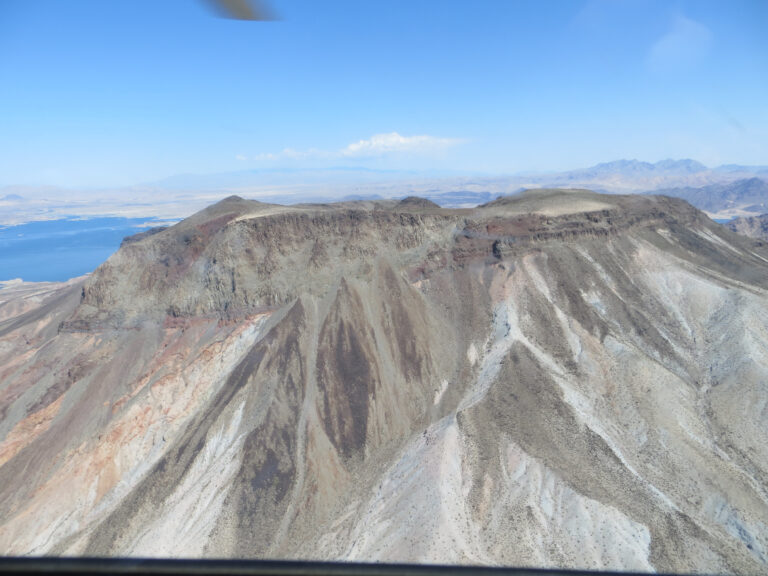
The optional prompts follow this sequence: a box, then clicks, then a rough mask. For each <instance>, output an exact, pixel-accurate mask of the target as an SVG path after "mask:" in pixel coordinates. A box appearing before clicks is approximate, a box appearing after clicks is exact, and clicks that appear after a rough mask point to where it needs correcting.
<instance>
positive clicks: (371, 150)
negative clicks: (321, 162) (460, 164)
mask: <svg viewBox="0 0 768 576" xmlns="http://www.w3.org/2000/svg"><path fill="white" fill-rule="evenodd" d="M459 142H460V141H459V140H457V139H455V138H437V137H435V136H427V135H421V136H401V135H400V134H398V133H397V132H390V133H389V134H375V135H373V136H371V137H370V138H369V139H368V140H358V141H357V142H353V143H352V144H350V145H349V146H347V147H346V148H344V149H343V150H342V151H341V154H342V155H343V156H381V155H383V154H387V153H390V152H416V153H424V152H431V151H435V150H441V149H443V148H448V147H450V146H454V145H456V144H458V143H459Z"/></svg>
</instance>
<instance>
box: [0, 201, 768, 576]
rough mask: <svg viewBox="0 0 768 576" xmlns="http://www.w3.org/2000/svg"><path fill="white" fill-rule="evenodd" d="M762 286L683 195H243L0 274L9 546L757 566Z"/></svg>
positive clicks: (615, 565)
mask: <svg viewBox="0 0 768 576" xmlns="http://www.w3.org/2000/svg"><path fill="white" fill-rule="evenodd" d="M767 289H768V251H767V250H765V248H764V247H762V246H760V245H758V244H755V243H753V242H752V241H751V240H749V239H747V238H744V237H741V236H738V235H737V234H734V233H732V232H731V231H729V230H727V229H726V228H724V227H722V226H719V225H716V224H715V223H713V222H711V221H710V220H709V219H708V218H706V217H705V216H704V215H703V214H701V213H700V212H698V211H697V210H695V209H694V208H692V207H691V206H690V205H688V204H686V203H685V202H683V201H680V200H675V199H671V198H664V197H651V196H615V195H611V196H603V195H598V194H593V193H590V192H586V191H569V192H563V191H557V190H549V191H537V192H529V193H526V194H524V195H522V196H520V197H516V198H503V199H500V200H497V201H494V202H491V203H489V204H487V205H484V206H481V207H478V208H476V209H471V210H470V209H467V210H447V209H441V208H439V207H437V206H434V205H432V204H430V203H428V202H420V201H418V200H417V199H409V201H408V202H402V203H399V204H398V203H397V202H395V201H389V202H388V201H381V202H363V203H355V202H350V203H343V204H338V205H305V206H293V207H283V206H273V205H265V204H260V203H257V202H251V201H245V200H242V199H239V198H236V197H234V198H229V199H227V200H225V201H222V202H220V203H219V204H216V205H214V206H212V207H210V208H208V209H206V210H204V211H203V212H201V213H198V214H197V215H195V216H193V217H191V218H189V219H188V220H185V221H183V222H181V223H180V224H178V225H176V226H173V227H171V228H168V229H166V230H162V231H158V232H157V233H155V234H152V235H148V236H145V237H142V238H137V239H134V241H132V242H129V243H125V244H124V245H123V246H122V247H121V249H120V250H119V251H118V252H117V253H116V254H115V255H114V256H113V257H111V258H110V259H109V260H108V261H107V262H105V263H104V264H103V265H102V266H101V267H100V268H99V269H98V270H97V271H96V272H95V273H94V274H93V275H91V276H90V277H88V278H86V279H76V280H73V281H71V282H69V283H66V284H61V285H27V284H13V285H8V286H6V287H5V288H3V289H1V290H0V416H1V418H0V551H2V552H4V553H6V554H90V555H133V556H174V557H177V556H185V557H199V556H208V557H255V558H306V559H348V560H365V561H400V562H437V563H483V564H505V565H517V566H560V567H569V568H600V569H624V570H659V571H680V572H689V571H694V572H729V573H758V572H763V571H765V570H766V566H767V565H768V528H767V526H768V488H767V487H768V481H767V480H768V429H767V428H766V426H765V418H766V410H767V408H766V406H767V405H768V389H766V387H767V386H768V306H767V304H768V291H767Z"/></svg>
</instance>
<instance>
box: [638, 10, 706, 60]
mask: <svg viewBox="0 0 768 576" xmlns="http://www.w3.org/2000/svg"><path fill="white" fill-rule="evenodd" d="M711 44H712V33H711V32H710V30H709V28H707V27H706V26H705V25H704V24H702V23H701V22H696V21H695V20H691V19H690V18H686V17H684V16H677V17H676V18H675V20H674V21H673V22H672V26H671V28H670V30H669V31H668V32H667V33H666V34H664V36H662V37H661V38H659V39H658V40H657V41H656V42H654V43H653V45H652V46H651V49H650V50H649V52H648V56H647V58H646V64H647V65H648V67H649V68H650V69H651V70H653V71H656V72H659V71H677V70H680V69H684V68H688V67H690V66H692V65H695V64H697V63H699V62H700V61H701V60H702V59H703V58H704V57H705V56H706V55H707V53H708V52H709V49H710V46H711Z"/></svg>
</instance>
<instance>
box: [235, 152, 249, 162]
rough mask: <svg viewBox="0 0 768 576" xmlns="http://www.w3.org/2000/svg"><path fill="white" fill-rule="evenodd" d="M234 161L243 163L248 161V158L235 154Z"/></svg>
mask: <svg viewBox="0 0 768 576" xmlns="http://www.w3.org/2000/svg"><path fill="white" fill-rule="evenodd" d="M235 160H239V161H240V162H245V161H246V160H248V156H244V155H242V154H236V155H235Z"/></svg>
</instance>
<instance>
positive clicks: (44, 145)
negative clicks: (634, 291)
mask: <svg viewBox="0 0 768 576" xmlns="http://www.w3.org/2000/svg"><path fill="white" fill-rule="evenodd" d="M271 4H272V7H273V9H274V11H275V12H276V13H277V14H278V15H279V16H280V20H279V21H276V22H241V21H233V20H226V19H220V18H216V17H215V16H214V14H213V12H212V11H211V10H210V9H209V7H208V6H207V5H206V4H205V3H204V2H199V1H197V0H168V1H167V2H162V3H156V2H150V1H148V0H141V1H139V0H131V1H127V0H115V1H113V2H108V3H105V2H97V1H95V0H68V1H67V2H57V1H52V0H35V1H21V0H4V1H2V2H0V72H1V75H0V83H2V89H0V109H2V110H3V111H4V114H3V128H2V131H1V132H2V136H1V137H0V186H7V185H55V186H69V187H73V186H123V185H133V184H138V183H142V182H151V181H156V180H159V179H163V178H166V177H169V176H173V175H176V174H185V173H193V174H211V173H221V172H231V171H238V170H253V169H271V170H290V169H320V170H322V169H328V168H330V167H334V166H348V167H353V168H362V169H376V170H418V171H446V170H449V169H450V170H454V171H467V172H481V173H486V174H492V173H506V174H509V173H514V172H519V171H527V170H548V171H549V170H567V169H572V168H580V167H585V166H591V165H594V164H597V163H599V162H604V161H608V160H613V159H616V158H622V157H623V158H638V159H640V160H646V161H652V162H653V161H658V160H661V159H664V158H695V159H696V160H698V161H701V162H703V163H704V164H706V165H708V166H716V165H719V164H729V163H738V164H766V163H768V161H767V160H768V112H767V111H766V107H765V102H766V101H767V100H768V76H767V75H766V74H765V70H766V69H768V40H767V39H766V37H765V35H764V34H763V30H764V24H765V23H766V21H768V4H766V3H765V2H746V1H741V2H728V3H723V2H703V1H695V2H694V1H676V2H667V1H652V0H647V1H646V0H629V1H626V2H611V1H607V0H588V1H573V2H555V3H552V4H551V5H548V6H543V5H542V3H541V2H530V1H529V2H523V1H516V2H509V1H498V2H495V1H490V0H484V1H481V2H474V3H469V2H458V1H441V2H433V1H423V2H405V1H397V2H354V1H351V0H349V1H342V0H330V1H323V2H310V1H300V0H272V2H271Z"/></svg>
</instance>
